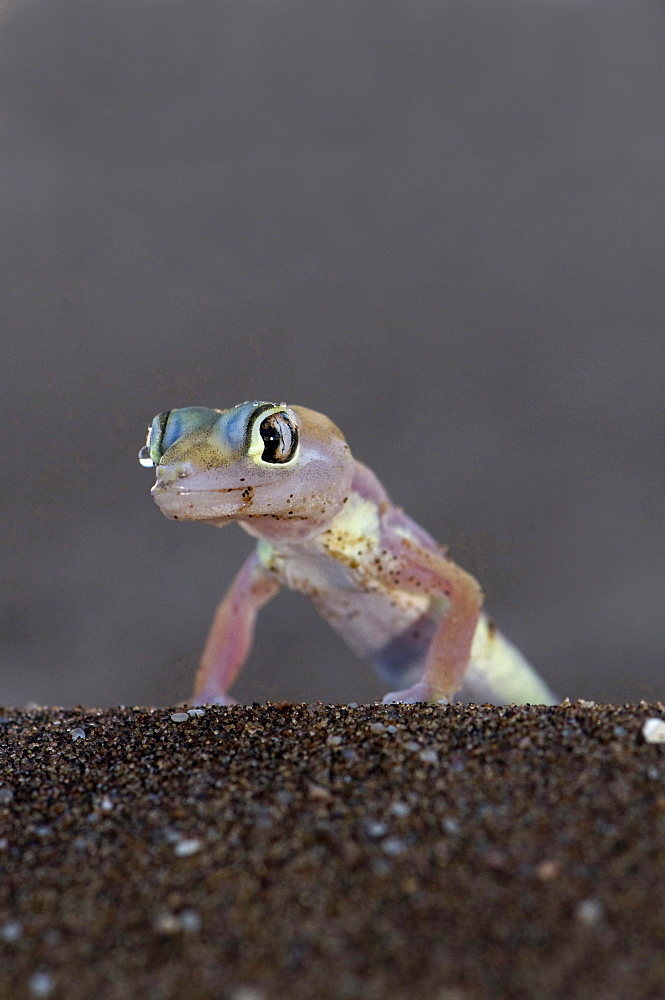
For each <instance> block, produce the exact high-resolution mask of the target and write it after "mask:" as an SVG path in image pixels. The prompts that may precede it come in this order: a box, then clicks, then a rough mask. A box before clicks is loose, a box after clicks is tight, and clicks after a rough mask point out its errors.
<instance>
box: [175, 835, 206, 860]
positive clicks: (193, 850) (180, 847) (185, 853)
mask: <svg viewBox="0 0 665 1000" xmlns="http://www.w3.org/2000/svg"><path fill="white" fill-rule="evenodd" d="M202 847H203V842H202V841H200V840H196V839H195V838H194V837H192V838H191V839H190V840H179V841H178V842H177V844H176V845H175V847H174V848H173V850H174V852H175V853H176V855H177V856H178V857H179V858H190V857H191V856H192V854H198V852H199V851H200V850H201V848H202Z"/></svg>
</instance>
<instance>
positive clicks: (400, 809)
mask: <svg viewBox="0 0 665 1000" xmlns="http://www.w3.org/2000/svg"><path fill="white" fill-rule="evenodd" d="M390 812H391V813H392V814H393V816H399V818H400V819H403V818H404V816H408V815H409V813H410V812H411V806H410V805H409V804H408V803H407V802H393V804H392V805H391V807H390Z"/></svg>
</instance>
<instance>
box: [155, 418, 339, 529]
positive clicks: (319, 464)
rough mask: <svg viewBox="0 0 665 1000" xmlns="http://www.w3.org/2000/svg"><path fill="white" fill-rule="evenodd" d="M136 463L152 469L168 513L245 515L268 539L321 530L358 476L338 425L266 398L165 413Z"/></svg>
mask: <svg viewBox="0 0 665 1000" xmlns="http://www.w3.org/2000/svg"><path fill="white" fill-rule="evenodd" d="M139 461H140V462H141V464H142V465H148V466H155V468H156V472H157V481H156V482H155V485H154V486H153V488H152V495H153V497H154V499H155V501H156V503H157V504H158V506H159V508H160V509H161V510H162V512H163V513H164V514H166V516H167V517H171V518H174V519H176V520H177V519H180V520H183V521H185V520H186V521H211V522H213V523H215V524H225V523H226V522H228V521H232V520H241V519H242V520H243V521H244V522H245V523H244V526H245V527H246V528H247V529H248V530H250V531H251V532H252V533H253V534H254V533H255V534H260V535H263V534H265V535H267V536H273V535H284V534H305V533H307V532H309V531H311V530H313V529H316V528H320V526H321V525H323V524H325V523H326V522H327V521H328V520H330V519H331V518H332V517H334V515H335V514H336V513H338V511H339V510H340V509H341V507H342V504H343V503H344V500H345V497H346V496H347V494H348V490H349V487H350V483H351V477H352V474H353V459H352V457H351V453H350V451H349V447H348V445H347V443H346V441H345V440H344V437H343V435H342V433H341V432H340V431H339V430H338V429H337V427H335V425H334V424H333V423H332V421H330V420H328V418H327V417H324V416H323V415H322V414H320V413H316V412H315V411H314V410H308V409H306V408H305V407H301V406H287V405H286V404H284V403H268V402H249V403H241V404H240V405H238V406H233V407H231V408H230V409H228V410H212V409H207V408H206V407H202V406H188V407H184V408H183V409H177V410H168V411H166V412H165V413H160V414H158V415H157V416H156V417H155V419H154V420H153V422H152V424H151V426H150V429H149V431H148V439H147V442H146V444H145V445H144V447H143V448H142V449H141V451H140V452H139ZM286 522H289V524H290V527H287V523H286Z"/></svg>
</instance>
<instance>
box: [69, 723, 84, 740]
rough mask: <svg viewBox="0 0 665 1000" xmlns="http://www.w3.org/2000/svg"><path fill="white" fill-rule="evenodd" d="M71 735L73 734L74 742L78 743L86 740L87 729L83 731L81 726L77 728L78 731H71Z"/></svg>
mask: <svg viewBox="0 0 665 1000" xmlns="http://www.w3.org/2000/svg"><path fill="white" fill-rule="evenodd" d="M70 733H71V734H72V739H73V740H74V742H76V740H84V739H85V729H81V727H80V726H77V727H76V729H70Z"/></svg>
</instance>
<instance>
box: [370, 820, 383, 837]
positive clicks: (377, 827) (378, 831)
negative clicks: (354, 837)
mask: <svg viewBox="0 0 665 1000" xmlns="http://www.w3.org/2000/svg"><path fill="white" fill-rule="evenodd" d="M365 829H366V830H367V836H368V837H383V836H385V834H386V833H388V827H387V826H386V824H385V823H382V822H381V820H378V819H370V820H368V821H367V823H365Z"/></svg>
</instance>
